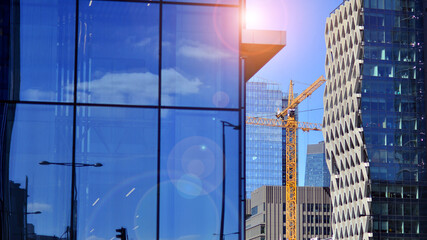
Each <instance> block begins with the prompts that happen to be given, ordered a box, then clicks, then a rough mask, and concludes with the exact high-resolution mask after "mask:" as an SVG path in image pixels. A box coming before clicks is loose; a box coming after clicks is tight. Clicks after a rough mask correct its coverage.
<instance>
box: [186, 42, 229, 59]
mask: <svg viewBox="0 0 427 240" xmlns="http://www.w3.org/2000/svg"><path fill="white" fill-rule="evenodd" d="M180 45H181V46H180V47H179V48H178V55H181V56H184V57H188V58H195V59H198V60H217V59H220V58H230V57H232V55H231V54H230V53H229V52H226V51H224V50H222V49H218V48H215V47H213V46H209V45H206V44H202V43H199V42H194V41H184V42H183V43H182V44H180Z"/></svg>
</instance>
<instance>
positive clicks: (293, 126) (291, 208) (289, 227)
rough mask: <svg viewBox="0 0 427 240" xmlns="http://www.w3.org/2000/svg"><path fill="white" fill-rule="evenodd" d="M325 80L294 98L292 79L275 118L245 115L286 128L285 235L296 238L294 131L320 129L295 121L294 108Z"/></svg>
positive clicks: (253, 121)
mask: <svg viewBox="0 0 427 240" xmlns="http://www.w3.org/2000/svg"><path fill="white" fill-rule="evenodd" d="M325 81H326V79H325V78H323V76H321V77H319V78H318V79H317V80H316V81H315V82H314V83H313V84H311V85H310V86H309V87H308V88H307V89H305V90H304V91H303V92H302V93H301V94H300V95H298V96H297V97H296V98H294V92H293V83H292V80H291V82H290V85H289V98H288V106H287V107H286V108H285V109H284V110H282V111H278V113H277V114H276V117H277V119H267V118H257V117H250V116H248V117H246V124H251V125H260V126H271V127H282V128H286V237H287V239H289V240H296V239H297V235H296V222H297V221H296V220H297V213H296V204H297V156H296V146H297V143H296V131H297V129H301V130H303V131H305V132H308V131H310V130H312V131H321V128H322V126H321V124H316V123H307V122H297V121H296V120H295V108H296V107H297V106H298V104H300V103H301V102H302V101H303V100H304V99H306V98H307V97H309V96H310V95H311V94H312V93H313V92H314V91H315V90H316V89H318V88H319V87H320V86H321V85H322V84H323V83H324V82H325Z"/></svg>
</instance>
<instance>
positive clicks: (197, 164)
mask: <svg viewBox="0 0 427 240" xmlns="http://www.w3.org/2000/svg"><path fill="white" fill-rule="evenodd" d="M221 121H228V122H230V123H231V124H237V123H238V114H237V112H220V111H215V112H214V111H195V110H192V111H191V110H164V111H163V112H162V126H161V129H162V138H161V139H162V145H161V148H160V149H161V182H162V185H161V186H160V191H161V192H160V197H161V199H160V238H161V239H187V238H188V239H190V237H191V236H192V237H194V239H212V237H213V234H219V231H220V219H221V209H222V184H223V181H222V179H223V178H222V166H223V165H222V162H223V158H222V157H223V154H222V136H223V135H222V134H223V132H222V123H221ZM238 136H239V130H236V129H234V128H233V127H225V131H224V137H225V143H226V144H225V146H226V151H225V155H224V156H225V157H226V178H225V180H226V182H225V183H226V187H225V191H226V195H225V205H224V206H225V208H224V209H225V210H224V211H225V215H224V219H225V222H224V226H225V228H224V233H234V232H237V231H238V229H239V225H238V206H239V198H238V197H239V196H238V194H239V182H238V180H239V179H238V178H239V176H238V174H237V173H238V166H239V164H238V163H239V159H238V158H239V151H238V150H239V148H238V142H239V139H238ZM195 236H197V237H195ZM237 237H238V236H237V235H235V234H231V235H227V239H237Z"/></svg>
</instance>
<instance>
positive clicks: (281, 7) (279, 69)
mask: <svg viewBox="0 0 427 240" xmlns="http://www.w3.org/2000/svg"><path fill="white" fill-rule="evenodd" d="M341 3H342V0H326V1H321V0H303V1H295V0H262V1H261V0H246V7H247V12H248V14H250V16H253V17H251V18H250V19H248V20H247V23H246V27H247V28H248V29H264V30H280V31H286V38H287V39H286V42H287V43H286V46H285V47H284V48H283V49H282V50H281V51H280V52H279V53H278V54H277V55H276V56H275V57H274V58H273V59H271V60H270V62H268V63H267V64H266V65H265V66H264V67H263V68H262V69H261V70H260V71H259V72H258V73H257V74H256V75H255V76H254V77H255V78H256V77H260V78H263V79H268V80H269V81H273V82H277V83H280V84H281V89H282V91H284V92H288V89H289V81H290V80H291V79H292V80H293V81H294V93H300V92H302V91H304V89H306V88H307V87H308V86H309V85H310V84H311V83H313V82H314V81H316V79H318V78H319V77H320V76H321V75H325V67H324V66H325V51H326V47H325V40H324V30H325V23H326V18H327V17H328V16H329V14H330V13H331V11H333V10H334V9H335V8H336V7H337V6H339V5H340V4H341ZM323 91H324V85H323V86H321V87H320V88H319V89H317V90H316V92H314V93H313V95H312V96H311V97H309V98H307V99H306V100H304V101H303V102H302V103H301V104H300V105H299V106H298V108H299V121H301V122H313V123H322V118H323V110H322V109H319V108H323ZM315 109H317V110H315ZM307 110H313V111H307ZM298 138H299V140H298V144H299V146H298V185H299V186H303V185H304V173H305V159H306V154H307V144H316V143H318V142H320V141H323V136H322V133H321V132H313V131H311V132H310V133H303V132H302V131H301V130H299V132H298Z"/></svg>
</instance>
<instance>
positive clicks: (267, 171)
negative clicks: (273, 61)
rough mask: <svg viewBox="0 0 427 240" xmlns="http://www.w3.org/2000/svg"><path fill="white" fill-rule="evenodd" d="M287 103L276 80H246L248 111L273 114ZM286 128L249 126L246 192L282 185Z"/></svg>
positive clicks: (256, 113) (254, 113)
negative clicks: (265, 186) (284, 129)
mask: <svg viewBox="0 0 427 240" xmlns="http://www.w3.org/2000/svg"><path fill="white" fill-rule="evenodd" d="M286 105H287V99H286V100H284V98H283V93H282V91H281V90H280V86H279V84H277V83H272V82H265V81H262V80H260V79H254V80H251V81H249V82H248V83H247V84H246V115H247V116H251V117H256V116H262V117H267V118H268V117H269V116H270V117H271V118H274V116H273V115H274V112H275V111H276V110H277V109H282V107H285V106H286ZM284 136H285V131H283V130H282V129H281V128H272V127H266V126H252V125H247V126H246V140H247V141H246V196H247V198H250V197H251V192H252V191H253V190H255V189H257V188H259V187H261V186H264V185H268V186H272V185H276V186H280V185H282V178H283V176H285V175H284V174H283V170H285V168H282V165H283V156H285V154H283V155H282V153H286V147H283V140H284V139H285V137H284Z"/></svg>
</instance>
